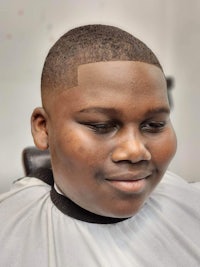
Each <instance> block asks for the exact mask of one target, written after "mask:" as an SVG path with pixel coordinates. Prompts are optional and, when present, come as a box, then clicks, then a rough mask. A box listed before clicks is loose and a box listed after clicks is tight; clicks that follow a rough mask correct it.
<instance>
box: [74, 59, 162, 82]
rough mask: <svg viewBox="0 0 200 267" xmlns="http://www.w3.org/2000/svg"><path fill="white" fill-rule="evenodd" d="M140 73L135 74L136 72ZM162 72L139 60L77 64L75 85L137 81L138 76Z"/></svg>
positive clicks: (146, 76) (146, 77) (145, 76)
mask: <svg viewBox="0 0 200 267" xmlns="http://www.w3.org/2000/svg"><path fill="white" fill-rule="evenodd" d="M138 73H139V74H140V75H137V74H138ZM158 73H160V74H161V75H162V76H164V75H163V72H162V71H161V70H160V69H159V68H158V67H156V66H155V65H152V64H148V63H144V62H139V61H107V62H95V63H88V64H83V65H79V66H78V68H77V86H84V85H89V84H91V85H94V84H99V85H100V84H101V83H104V84H106V83H111V82H112V83H116V84H118V85H120V84H124V83H127V82H131V83H133V84H134V83H137V80H138V76H141V75H144V76H143V78H144V80H145V79H148V77H149V76H152V77H154V76H157V75H158Z"/></svg>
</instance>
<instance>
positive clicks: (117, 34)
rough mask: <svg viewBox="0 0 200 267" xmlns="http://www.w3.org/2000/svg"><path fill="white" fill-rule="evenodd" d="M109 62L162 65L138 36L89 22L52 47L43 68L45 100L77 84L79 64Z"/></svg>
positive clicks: (65, 35)
mask: <svg viewBox="0 0 200 267" xmlns="http://www.w3.org/2000/svg"><path fill="white" fill-rule="evenodd" d="M107 61H139V62H146V63H149V64H153V65H156V66H158V67H159V68H161V65H160V63H159V61H158V59H157V58H156V56H155V55H154V54H153V52H152V51H151V50H150V49H149V48H148V47H147V46H146V45H145V44H144V43H143V42H141V41H140V40H139V39H137V38H135V37H134V36H132V35H131V34H129V33H127V32H126V31H123V30H121V29H119V28H116V27H113V26H108V25H87V26H82V27H78V28H75V29H72V30H71V31H69V32H67V33H66V34H64V35H63V36H62V37H61V38H60V39H59V40H58V41H57V42H56V43H55V44H54V46H53V47H52V48H51V49H50V51H49V53H48V55H47V57H46V60H45V64H44V68H43V72H42V79H41V89H42V100H43V104H45V97H48V95H49V94H50V93H52V92H55V91H58V90H63V89H67V88H71V87H74V86H77V85H78V67H79V66H80V65H84V64H88V63H95V62H107Z"/></svg>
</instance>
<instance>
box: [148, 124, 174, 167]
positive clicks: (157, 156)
mask: <svg viewBox="0 0 200 267" xmlns="http://www.w3.org/2000/svg"><path fill="white" fill-rule="evenodd" d="M176 148H177V140H176V135H175V132H174V130H173V129H169V131H167V132H166V133H165V134H164V135H163V136H162V138H158V141H157V142H156V144H154V145H153V144H152V150H151V151H152V160H153V161H154V163H155V165H156V166H157V168H158V169H163V170H165V169H166V168H167V167H168V165H169V163H170V161H171V160H172V158H173V157H174V155H175V153H176Z"/></svg>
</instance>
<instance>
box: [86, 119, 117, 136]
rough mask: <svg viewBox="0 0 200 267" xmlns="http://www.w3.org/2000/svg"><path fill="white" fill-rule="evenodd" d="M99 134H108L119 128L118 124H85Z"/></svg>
mask: <svg viewBox="0 0 200 267" xmlns="http://www.w3.org/2000/svg"><path fill="white" fill-rule="evenodd" d="M84 125H86V126H88V127H89V128H90V129H92V130H93V131H94V132H95V133H97V134H108V133H111V132H113V131H115V130H117V129H118V128H119V126H118V125H117V123H114V122H104V123H102V122H101V123H84Z"/></svg>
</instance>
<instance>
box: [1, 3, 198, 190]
mask: <svg viewBox="0 0 200 267" xmlns="http://www.w3.org/2000/svg"><path fill="white" fill-rule="evenodd" d="M199 11H200V1H199V0H191V1H187V0H176V1H174V0H162V1H160V0H107V1H105V0H84V1H83V0H58V1H53V0H43V1H40V0H34V1H33V0H32V1H31V0H29V1H27V0H16V1H14V0H12V1H11V0H7V1H3V0H2V1H1V5H0V25H1V29H0V121H1V124H0V129H1V130H0V148H1V149H0V192H3V191H5V190H8V189H9V186H10V184H11V182H12V181H13V180H14V179H16V178H19V177H21V176H23V175H24V173H23V168H22V164H21V151H22V149H23V148H24V147H26V146H29V145H33V141H32V137H31V133H30V122H29V121H30V115H31V112H32V110H33V108H34V107H35V106H40V105H41V103H40V74H41V68H42V64H43V61H44V58H45V56H46V53H47V51H48V49H49V48H50V47H51V45H52V44H53V43H54V42H55V40H56V39H57V38H58V37H59V36H60V35H62V34H63V33H64V32H65V31H67V30H69V29H70V28H72V27H74V26H79V25H82V24H88V23H103V24H112V25H116V26H119V27H121V28H123V29H125V30H127V31H129V32H131V33H132V34H134V35H136V36H137V37H139V38H141V39H142V40H143V41H144V42H146V43H147V44H148V45H149V46H150V47H151V48H152V49H153V51H154V52H155V53H156V54H157V56H158V57H159V59H160V61H161V63H162V65H163V67H164V70H165V73H166V75H172V76H174V77H175V80H176V86H175V89H174V90H173V98H174V104H175V109H174V111H173V113H172V120H173V122H174V125H175V129H176V132H177V136H178V140H179V145H178V152H177V154H176V157H175V158H174V161H173V163H172V164H171V166H170V169H171V170H173V171H174V172H176V173H177V174H179V175H181V176H183V177H184V178H185V179H187V180H200V171H199V168H198V161H199V154H200V142H199V136H200V126H199V121H200V120H199V110H198V105H199V103H198V102H199V99H200V90H199V85H200V75H199V66H200V53H199V47H200V16H199Z"/></svg>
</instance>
